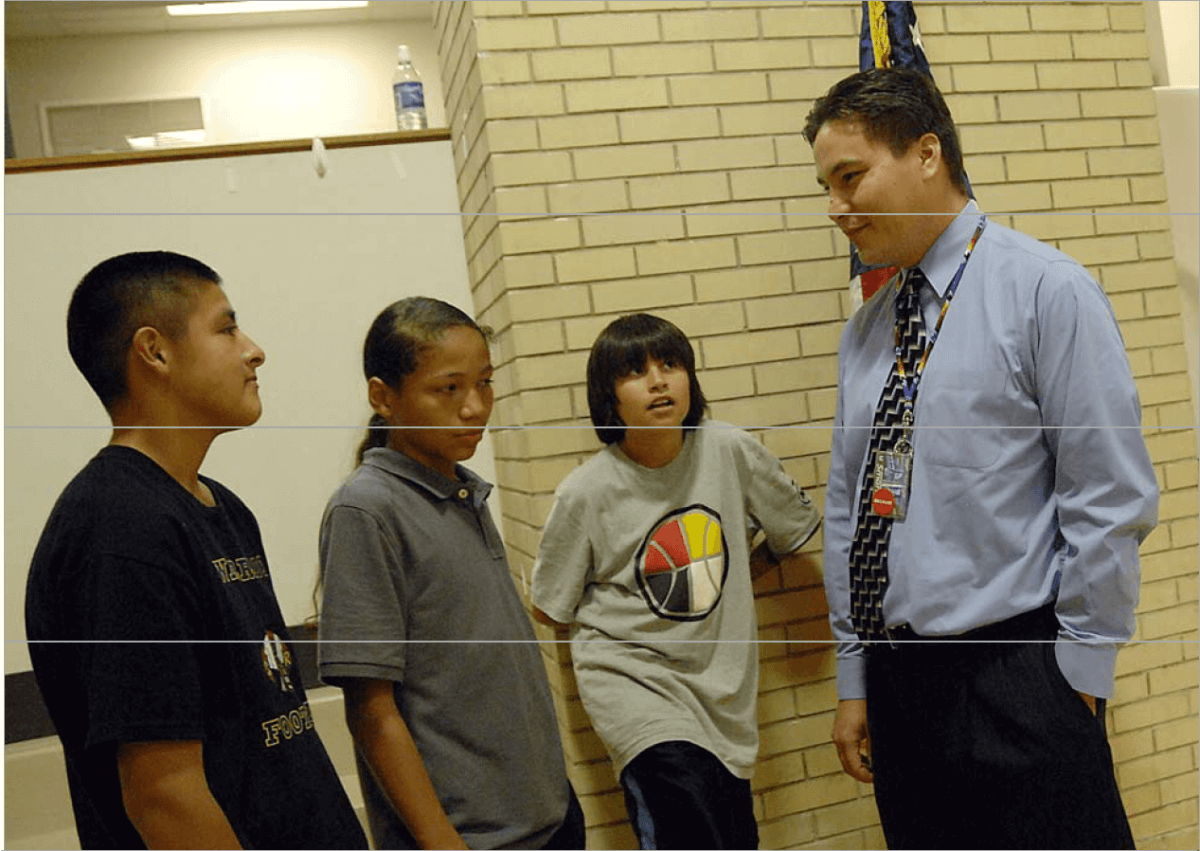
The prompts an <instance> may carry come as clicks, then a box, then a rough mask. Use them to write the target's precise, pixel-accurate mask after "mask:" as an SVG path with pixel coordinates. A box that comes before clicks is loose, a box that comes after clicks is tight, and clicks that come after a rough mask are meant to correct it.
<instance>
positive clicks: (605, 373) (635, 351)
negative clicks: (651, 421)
mask: <svg viewBox="0 0 1200 851" xmlns="http://www.w3.org/2000/svg"><path fill="white" fill-rule="evenodd" d="M650 358H654V359H655V360H660V361H670V362H672V363H676V364H679V365H681V366H683V367H684V368H685V369H687V374H688V392H689V395H690V396H691V404H690V405H689V406H688V412H687V415H686V416H685V417H684V418H683V427H684V428H695V427H696V426H697V425H698V424H699V422H700V418H701V417H703V416H704V412H705V411H706V410H707V409H708V402H707V401H706V400H705V398H704V391H703V390H701V389H700V379H698V378H697V377H696V353H695V352H693V351H692V344H691V342H689V340H688V338H687V335H686V334H684V333H683V332H682V331H680V330H679V329H678V328H677V327H675V326H674V325H672V324H671V323H670V322H668V321H667V320H665V319H661V318H659V317H657V316H651V315H650V314H649V313H631V314H629V315H628V316H622V317H621V318H620V319H616V320H614V321H612V322H610V323H609V325H608V327H607V328H605V329H604V330H603V331H601V332H600V336H599V337H597V338H596V342H595V343H593V344H592V352H591V354H590V355H588V362H587V394H588V412H589V413H590V414H591V416H592V425H593V426H595V428H596V436H597V437H598V438H600V440H601V441H602V442H604V443H620V442H621V441H622V440H624V439H625V423H624V421H622V419H621V417H620V416H619V415H618V414H617V379H619V378H623V377H625V376H626V375H629V374H630V373H631V372H635V371H637V370H639V369H641V368H642V367H644V366H645V365H646V362H647V361H648V360H649V359H650Z"/></svg>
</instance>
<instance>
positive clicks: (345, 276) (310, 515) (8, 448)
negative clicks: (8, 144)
mask: <svg viewBox="0 0 1200 851" xmlns="http://www.w3.org/2000/svg"><path fill="white" fill-rule="evenodd" d="M231 187H232V188H235V189H236V191H230V190H231ZM4 188H5V233H4V236H5V252H4V325H5V328H4V330H5V333H4V379H5V386H4V417H5V432H4V443H5V457H4V461H5V463H4V532H5V535H4V615H5V617H4V635H5V672H6V673H12V672H15V671H21V670H28V669H29V667H30V665H29V659H28V652H27V650H26V648H25V646H24V644H22V643H21V642H22V641H23V639H24V633H25V630H24V618H23V601H24V587H25V577H26V574H27V572H28V568H29V562H30V558H31V556H32V553H33V549H34V547H35V545H36V543H37V539H38V536H39V535H40V533H41V529H42V526H43V525H44V523H45V520H46V517H47V516H48V514H49V512H50V509H51V507H52V506H53V503H54V500H55V499H56V498H57V496H58V493H59V492H60V491H61V490H62V488H63V486H64V485H66V483H67V482H68V481H69V480H70V478H71V477H72V476H73V475H74V474H75V473H76V472H77V471H78V470H79V469H80V468H81V467H82V466H83V465H84V464H85V463H86V462H87V460H88V459H89V458H90V457H91V456H92V455H93V454H94V453H95V452H96V451H97V450H98V449H99V448H100V447H101V446H103V445H104V444H105V443H106V442H107V440H108V437H109V430H108V428H109V427H108V420H107V417H106V415H105V414H104V411H103V409H102V407H101V406H100V403H99V402H98V401H97V399H96V398H95V396H94V395H93V394H92V392H91V390H90V389H89V388H88V386H87V384H86V382H85V381H84V380H83V378H82V376H81V375H80V374H79V373H78V371H77V370H76V369H75V366H74V364H73V363H72V362H71V360H70V356H69V354H68V352H67V342H66V311H67V304H68V301H69V298H70V294H71V291H72V290H73V289H74V286H75V284H76V283H77V282H78V281H79V279H80V277H82V276H83V274H84V273H85V272H87V270H88V269H90V268H91V267H92V266H93V265H95V264H96V263H97V262H99V261H100V260H103V259H104V258H106V257H109V256H112V255H114V254H118V253H122V252H126V251H135V250H147V249H159V248H165V249H169V250H174V251H179V252H181V253H184V254H189V255H192V256H195V257H197V258H199V259H200V260H203V261H204V262H206V263H208V264H209V265H211V266H212V267H213V268H214V269H216V270H217V272H218V273H219V274H220V275H221V276H222V277H223V278H224V279H225V282H226V284H225V286H226V291H227V293H228V295H229V298H230V301H231V302H232V303H233V305H234V308H235V309H236V310H237V312H238V320H239V323H240V324H241V325H242V327H243V328H244V329H245V330H246V332H247V333H248V334H249V335H250V336H251V337H253V338H254V339H255V341H257V342H258V343H259V345H261V346H262V348H263V349H264V351H265V352H266V355H267V360H266V364H265V365H264V367H263V368H262V370H261V371H260V373H259V375H260V379H261V395H262V398H263V405H264V413H263V416H262V419H261V420H260V421H259V423H258V424H257V425H256V426H255V427H253V428H250V429H247V430H245V431H241V432H235V433H232V434H226V435H222V436H221V437H219V438H218V439H217V440H216V442H215V443H214V444H213V447H212V450H211V451H210V453H209V456H208V459H207V461H206V463H205V465H204V467H203V468H202V469H203V472H205V473H206V474H207V475H210V476H212V477H214V478H216V479H218V480H219V481H221V482H223V483H224V484H226V485H228V486H229V487H230V488H232V489H233V490H234V491H235V492H236V493H237V494H238V495H239V496H240V497H241V498H242V499H243V500H244V501H245V502H246V504H247V505H249V506H250V508H251V510H253V511H254V512H255V514H256V515H257V517H258V520H259V524H260V526H261V528H262V532H263V540H264V544H265V546H266V555H267V559H268V562H269V564H270V566H271V572H272V575H273V577H274V583H275V590H276V593H277V595H278V597H279V600H280V604H281V606H282V608H283V613H284V616H285V618H286V619H287V620H288V622H289V623H297V622H299V621H302V620H304V619H305V618H306V617H307V616H308V615H310V614H311V613H312V604H311V593H312V589H313V585H314V582H315V579H316V569H317V531H318V526H319V524H320V519H321V513H322V511H323V509H324V506H325V502H326V500H327V499H328V498H329V496H330V494H331V493H332V492H333V489H334V488H335V487H336V486H337V484H338V483H339V482H340V481H341V480H342V478H344V477H345V476H346V475H347V474H348V473H349V472H350V470H351V469H352V466H353V451H354V448H355V447H356V446H357V444H358V441H359V439H360V438H361V436H362V434H363V426H364V424H365V423H366V421H367V417H368V414H369V409H368V406H367V401H366V390H365V380H364V379H363V377H362V365H361V364H362V361H361V357H362V354H361V352H362V342H363V339H364V337H365V336H366V331H367V328H368V326H369V325H370V323H371V320H372V319H374V317H375V316H376V315H377V314H378V313H379V311H380V310H382V309H383V308H384V307H385V306H386V305H388V304H390V303H391V302H393V301H395V300H396V299H398V298H402V297H404V296H408V295H417V294H422V295H433V296H436V297H439V298H443V299H445V300H446V301H449V302H451V303H453V304H456V305H458V306H459V307H461V308H463V309H465V310H466V311H467V312H468V313H470V312H472V305H471V296H470V290H469V285H468V282H467V268H466V259H465V257H464V252H463V242H462V233H461V224H460V217H459V215H458V202H457V198H456V195H455V188H454V167H453V162H452V160H451V155H450V144H449V142H425V143H418V144H405V145H392V146H380V147H370V148H353V149H340V150H333V151H330V152H329V153H328V171H327V174H326V176H325V177H324V178H323V179H322V178H318V177H317V175H316V173H315V171H314V169H313V165H312V156H311V154H309V153H307V152H305V153H296V154H274V155H262V156H256V157H242V158H235V159H213V160H195V161H189V162H179V163H169V164H147V165H136V166H122V167H115V168H98V169H85V170H79V171H59V172H48V173H41V174H24V175H13V176H8V177H6V178H5V186H4ZM492 457H493V456H492V450H491V442H490V440H489V439H485V440H484V443H483V444H482V445H481V447H480V451H479V452H478V453H477V454H476V456H475V459H474V460H473V461H472V462H471V466H472V467H473V468H474V469H475V470H476V471H477V472H479V474H480V475H482V476H483V477H484V478H486V479H488V480H490V481H495V470H494V463H493V460H492ZM492 502H493V503H494V502H495V500H494V499H493V500H492ZM493 511H495V512H498V507H497V506H496V505H494V504H493ZM497 517H498V514H497Z"/></svg>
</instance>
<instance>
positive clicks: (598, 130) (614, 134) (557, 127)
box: [534, 112, 621, 148]
mask: <svg viewBox="0 0 1200 851" xmlns="http://www.w3.org/2000/svg"><path fill="white" fill-rule="evenodd" d="M537 133H538V136H539V137H540V139H541V147H543V148H584V147H592V146H595V145H611V144H616V143H618V142H619V141H620V140H621V136H620V133H619V132H618V131H617V116H616V115H614V114H612V113H604V112H599V113H594V114H590V115H564V116H560V117H557V118H539V119H538V120H537ZM534 147H537V145H536V144H535V145H534Z"/></svg>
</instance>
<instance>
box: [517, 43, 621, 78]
mask: <svg viewBox="0 0 1200 851" xmlns="http://www.w3.org/2000/svg"><path fill="white" fill-rule="evenodd" d="M532 57H533V75H534V76H535V77H536V78H537V79H539V80H585V79H588V78H589V77H608V76H609V75H611V74H612V64H611V63H610V62H609V58H608V50H607V49H605V48H603V47H589V48H574V49H567V50H539V51H536V52H534V53H533V54H532Z"/></svg>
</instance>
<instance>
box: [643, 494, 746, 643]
mask: <svg viewBox="0 0 1200 851" xmlns="http://www.w3.org/2000/svg"><path fill="white" fill-rule="evenodd" d="M636 567H637V582H638V588H640V589H641V592H642V596H643V597H644V598H645V599H646V603H647V604H648V605H649V606H650V610H651V611H653V612H654V613H655V614H656V615H658V616H659V617H660V618H666V619H668V620H676V621H698V620H703V619H704V618H706V617H708V615H709V614H710V613H711V612H712V610H713V609H715V608H716V607H717V603H718V602H720V600H721V592H722V590H724V588H725V577H726V576H727V575H728V573H729V548H728V547H727V546H726V545H725V533H724V531H723V530H722V529H721V518H720V516H719V515H718V514H717V513H716V512H714V511H713V510H711V509H709V508H706V507H704V506H703V505H689V506H688V507H687V508H681V509H679V510H678V511H672V512H671V513H670V514H668V515H667V516H666V517H664V518H663V519H662V520H660V521H659V522H658V523H657V524H656V525H655V526H654V528H653V529H651V530H650V534H649V535H647V536H646V540H644V541H643V542H642V546H641V548H640V549H639V550H638V553H637V561H636Z"/></svg>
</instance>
